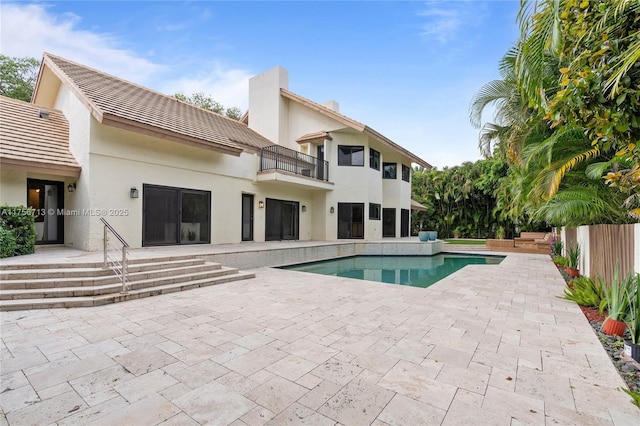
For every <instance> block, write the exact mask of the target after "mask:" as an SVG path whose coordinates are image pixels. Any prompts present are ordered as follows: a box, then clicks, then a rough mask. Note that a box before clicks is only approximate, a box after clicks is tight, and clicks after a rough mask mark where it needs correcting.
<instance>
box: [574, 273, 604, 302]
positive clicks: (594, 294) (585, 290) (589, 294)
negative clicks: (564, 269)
mask: <svg viewBox="0 0 640 426" xmlns="http://www.w3.org/2000/svg"><path fill="white" fill-rule="evenodd" d="M564 298H565V299H567V300H573V301H574V302H576V303H577V304H578V305H581V306H593V307H598V306H600V303H601V302H602V300H603V299H604V298H605V289H604V288H603V287H602V283H601V281H600V280H597V281H596V282H594V281H592V280H591V279H590V278H588V277H578V278H575V279H573V280H572V281H571V287H567V288H565V289H564Z"/></svg>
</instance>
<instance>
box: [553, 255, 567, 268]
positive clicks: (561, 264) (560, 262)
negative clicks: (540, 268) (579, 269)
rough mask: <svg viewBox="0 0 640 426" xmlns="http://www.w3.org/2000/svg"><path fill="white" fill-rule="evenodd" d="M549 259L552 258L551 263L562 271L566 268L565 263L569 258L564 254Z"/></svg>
mask: <svg viewBox="0 0 640 426" xmlns="http://www.w3.org/2000/svg"><path fill="white" fill-rule="evenodd" d="M551 260H553V263H554V264H555V265H556V267H557V268H558V269H561V270H563V271H564V270H566V269H567V265H568V264H569V260H568V259H567V258H566V257H564V256H554V257H553V259H551Z"/></svg>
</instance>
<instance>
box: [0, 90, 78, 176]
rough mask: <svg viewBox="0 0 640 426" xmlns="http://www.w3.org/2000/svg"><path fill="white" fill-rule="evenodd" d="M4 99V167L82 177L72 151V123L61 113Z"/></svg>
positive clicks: (0, 107) (0, 109)
mask: <svg viewBox="0 0 640 426" xmlns="http://www.w3.org/2000/svg"><path fill="white" fill-rule="evenodd" d="M41 110H44V109H43V108H41V107H39V106H37V105H34V104H30V103H28V102H23V101H20V100H17V99H10V98H7V97H4V96H0V165H1V166H2V167H3V168H7V169H14V170H15V169H17V170H29V171H35V172H40V173H48V174H54V175H58V176H79V175H80V166H79V165H78V163H77V161H76V160H75V158H74V157H73V155H71V153H70V152H69V123H68V122H67V119H66V118H65V117H64V115H63V114H62V113H61V112H60V111H56V110H44V111H47V112H48V113H49V114H48V118H41V117H40V111H41Z"/></svg>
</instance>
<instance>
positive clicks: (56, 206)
mask: <svg viewBox="0 0 640 426" xmlns="http://www.w3.org/2000/svg"><path fill="white" fill-rule="evenodd" d="M27 206H28V207H30V208H32V209H33V211H34V213H35V225H36V244H63V243H64V182H56V181H49V180H37V179H27Z"/></svg>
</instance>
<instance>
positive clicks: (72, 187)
mask: <svg viewBox="0 0 640 426" xmlns="http://www.w3.org/2000/svg"><path fill="white" fill-rule="evenodd" d="M67 191H69V192H76V183H75V182H73V183H70V184H69V185H67Z"/></svg>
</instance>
